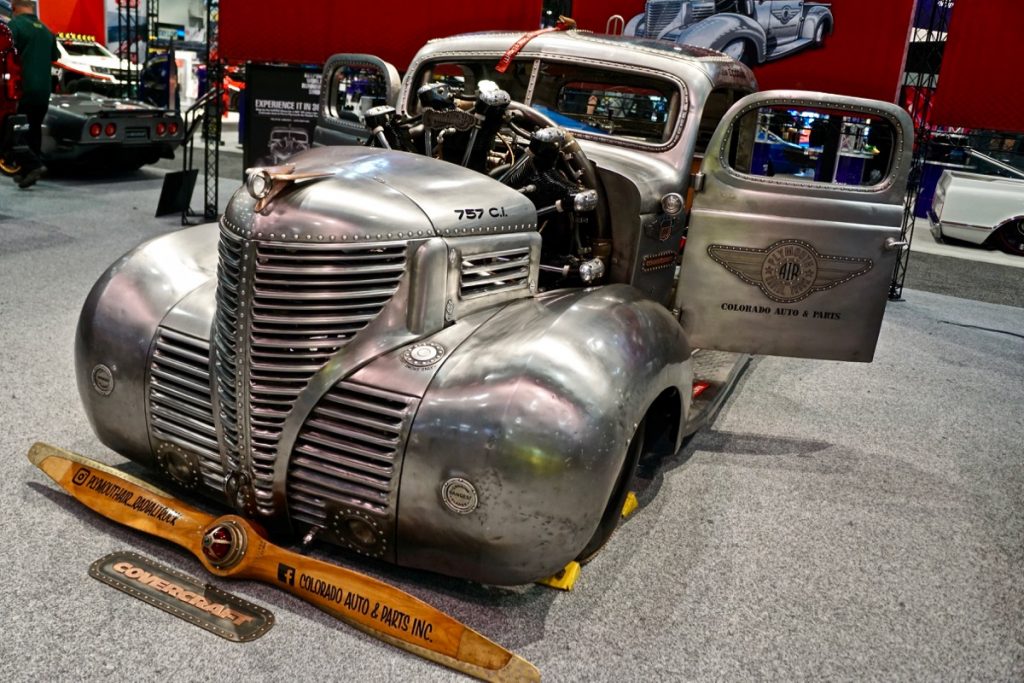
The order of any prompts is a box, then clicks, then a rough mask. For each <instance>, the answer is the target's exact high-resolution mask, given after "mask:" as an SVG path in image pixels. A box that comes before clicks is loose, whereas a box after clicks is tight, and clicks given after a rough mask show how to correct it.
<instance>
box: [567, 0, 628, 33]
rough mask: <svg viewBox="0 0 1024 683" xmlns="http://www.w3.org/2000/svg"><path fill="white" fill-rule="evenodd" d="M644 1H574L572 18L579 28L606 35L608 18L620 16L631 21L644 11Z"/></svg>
mask: <svg viewBox="0 0 1024 683" xmlns="http://www.w3.org/2000/svg"><path fill="white" fill-rule="evenodd" d="M645 4H646V3H645V2H644V0H573V3H572V18H573V19H575V20H576V25H577V26H578V27H579V28H582V29H586V30H588V31H593V32H594V33H604V32H605V27H606V26H607V25H608V17H611V16H613V15H615V14H618V15H619V16H620V17H622V19H623V21H629V20H630V19H632V18H633V17H634V16H636V15H637V14H640V13H641V12H643V11H644V5H645Z"/></svg>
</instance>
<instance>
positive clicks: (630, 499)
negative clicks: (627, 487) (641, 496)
mask: <svg viewBox="0 0 1024 683" xmlns="http://www.w3.org/2000/svg"><path fill="white" fill-rule="evenodd" d="M638 507H640V501H638V500H637V499H636V494H635V493H633V492H632V491H630V492H629V493H627V494H626V502H625V503H623V504H622V518H623V519H625V518H626V517H629V516H630V515H631V514H633V513H634V512H636V509H637V508H638Z"/></svg>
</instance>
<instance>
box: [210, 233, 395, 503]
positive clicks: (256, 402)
mask: <svg viewBox="0 0 1024 683" xmlns="http://www.w3.org/2000/svg"><path fill="white" fill-rule="evenodd" d="M221 236H222V239H221V243H220V269H219V283H218V285H219V286H218V289H217V324H216V339H217V359H218V361H219V363H220V365H219V366H218V372H217V379H218V398H219V399H220V401H221V410H222V411H223V412H224V414H225V416H224V417H223V421H224V423H225V429H224V432H225V440H226V442H227V443H226V446H227V448H228V450H229V452H231V453H232V454H233V457H234V460H233V461H232V466H233V467H237V466H238V464H239V463H241V462H242V460H243V458H242V457H241V455H242V454H248V455H249V456H251V460H249V462H250V464H251V467H252V469H251V474H252V478H253V485H254V488H255V493H256V506H257V509H258V510H259V511H260V512H262V513H264V514H271V513H273V512H274V508H273V501H272V491H273V476H274V463H275V460H276V456H277V447H278V442H279V440H280V438H281V431H282V429H283V427H284V422H285V419H286V418H287V417H288V415H289V413H290V412H291V410H292V407H293V405H294V403H295V399H296V398H297V397H298V395H299V394H300V393H301V392H302V390H303V389H305V388H306V386H307V384H308V383H309V380H310V379H311V378H312V376H313V375H314V374H315V373H316V372H317V371H318V370H319V369H320V368H321V367H323V365H324V364H325V363H326V362H327V361H328V359H330V357H331V356H332V355H334V354H335V353H336V352H337V351H338V350H339V349H341V348H342V347H344V346H345V345H346V344H347V343H348V342H349V341H350V340H351V339H352V338H353V337H354V336H355V335H356V334H357V333H358V332H359V331H360V330H361V329H363V328H364V327H365V326H366V325H367V324H368V323H369V322H370V321H371V320H373V319H374V318H375V317H376V316H377V315H378V314H379V313H380V311H381V310H382V309H383V308H384V306H385V305H386V304H387V302H388V301H389V300H390V299H391V297H392V296H394V293H395V291H396V290H397V289H398V285H399V282H400V281H401V279H402V276H403V275H404V273H405V266H406V244H405V243H404V242H389V243H387V244H385V245H359V246H356V245H348V244H346V245H338V244H320V243H316V244H308V243H284V242H255V243H253V244H252V246H249V247H247V248H246V249H245V250H243V248H242V242H241V240H240V239H239V238H238V237H236V236H234V235H233V234H232V233H230V232H228V231H227V230H226V229H222V231H221ZM243 340H244V342H243ZM228 423H230V428H229V424H228Z"/></svg>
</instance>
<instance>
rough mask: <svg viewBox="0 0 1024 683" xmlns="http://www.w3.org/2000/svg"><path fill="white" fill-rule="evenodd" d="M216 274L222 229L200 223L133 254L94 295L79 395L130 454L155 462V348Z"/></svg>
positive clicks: (107, 436) (86, 313) (80, 339)
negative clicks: (162, 328)
mask: <svg viewBox="0 0 1024 683" xmlns="http://www.w3.org/2000/svg"><path fill="white" fill-rule="evenodd" d="M216 269H217V230H216V229H215V228H214V227H213V226H210V225H200V226H196V227H194V228H187V229H185V230H181V231H179V232H175V233H171V234H169V235H164V236H162V237H158V238H156V239H153V240H150V241H149V242H146V243H144V244H142V245H141V246H139V247H137V248H136V249H134V250H133V251H131V252H129V253H128V254H125V255H124V256H123V257H121V258H120V259H119V260H118V261H116V262H115V263H114V264H113V265H112V266H111V267H110V268H108V269H107V271H106V272H105V273H104V274H103V276H102V277H100V279H99V280H98V281H97V282H96V284H95V285H94V286H93V288H92V291H91V292H90V293H89V296H88V297H87V298H86V300H85V304H84V305H83V306H82V312H81V314H80V316H79V320H78V331H77V334H76V337H75V367H76V369H77V375H78V393H79V396H80V397H81V399H82V404H83V406H84V408H85V412H86V415H87V416H88V418H89V422H90V423H91V424H92V426H93V430H94V431H95V432H96V434H97V435H98V436H99V437H100V439H101V440H102V441H103V442H104V443H105V444H107V445H108V446H110V447H111V448H112V449H114V450H116V451H118V452H120V453H122V454H123V455H126V456H128V457H131V458H132V459H135V460H139V461H141V462H152V457H153V456H152V453H151V450H150V442H149V435H148V429H147V425H146V413H145V406H146V401H145V393H146V382H145V380H146V375H147V370H146V368H147V362H148V360H149V354H150V349H151V346H152V344H153V340H154V338H155V337H156V333H157V328H158V326H159V325H160V323H161V321H162V320H163V319H164V318H165V317H166V315H167V313H168V312H169V311H170V310H171V309H172V308H173V307H174V306H175V305H176V304H177V303H178V302H179V301H181V300H182V299H183V298H184V297H186V296H187V295H188V294H189V293H190V292H192V291H193V290H195V289H196V288H199V287H202V286H203V285H205V284H206V283H207V282H209V281H210V280H211V279H213V277H214V275H215V274H216ZM207 334H208V332H207ZM101 366H102V368H106V370H103V369H101ZM108 375H109V391H108V390H107V386H108V384H106V383H104V384H102V385H101V387H100V388H97V386H96V383H97V380H98V379H100V378H102V377H106V376H108Z"/></svg>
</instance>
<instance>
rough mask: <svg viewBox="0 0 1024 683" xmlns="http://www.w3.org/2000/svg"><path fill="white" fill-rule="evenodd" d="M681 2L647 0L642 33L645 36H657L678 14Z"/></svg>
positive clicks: (673, 0) (678, 0) (675, 0)
mask: <svg viewBox="0 0 1024 683" xmlns="http://www.w3.org/2000/svg"><path fill="white" fill-rule="evenodd" d="M682 6H683V3H682V2H681V1H680V0H660V1H659V0H648V2H647V6H646V7H645V8H644V14H645V15H646V16H645V17H644V34H645V37H647V38H657V37H658V36H659V35H661V32H662V31H664V30H665V29H666V28H668V26H669V24H670V23H672V20H673V19H675V18H676V15H677V14H679V10H680V8H681V7H682Z"/></svg>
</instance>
